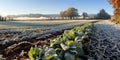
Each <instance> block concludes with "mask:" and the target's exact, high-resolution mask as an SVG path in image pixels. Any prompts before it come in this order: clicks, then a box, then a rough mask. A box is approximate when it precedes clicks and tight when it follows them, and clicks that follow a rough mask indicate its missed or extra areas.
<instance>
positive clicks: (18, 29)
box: [0, 20, 97, 57]
mask: <svg viewBox="0 0 120 60" xmlns="http://www.w3.org/2000/svg"><path fill="white" fill-rule="evenodd" d="M95 21H97V20H70V21H69V20H61V21H59V20H53V21H46V20H45V21H1V22H0V48H1V49H2V50H0V53H1V54H3V50H4V51H5V52H6V53H5V55H6V56H7V57H8V55H9V54H11V52H10V51H11V50H12V49H13V50H14V49H15V48H14V47H15V46H17V44H20V43H23V42H32V43H33V44H34V45H36V44H38V45H39V44H40V43H41V41H40V40H46V39H47V38H50V37H52V38H54V37H56V36H57V35H60V34H62V32H63V31H64V30H66V29H70V28H73V27H75V26H80V25H82V24H85V23H89V22H95ZM38 41H40V42H38ZM28 45H29V44H27V45H26V46H27V48H28V47H29V46H28ZM40 45H41V44H40ZM29 48H30V47H29ZM20 49H21V48H19V49H18V50H20ZM16 50H17V49H16ZM20 52H21V50H20V51H19V53H20ZM14 54H15V53H14ZM17 54H18V53H17ZM10 57H13V55H11V56H10Z"/></svg>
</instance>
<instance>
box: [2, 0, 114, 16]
mask: <svg viewBox="0 0 120 60" xmlns="http://www.w3.org/2000/svg"><path fill="white" fill-rule="evenodd" d="M69 7H75V8H77V9H78V11H79V13H80V14H81V13H82V12H87V13H89V14H95V13H98V12H99V10H100V9H105V10H106V11H107V12H108V13H109V14H113V8H112V6H111V5H110V4H109V3H108V0H0V15H13V14H29V13H41V14H58V13H59V12H60V11H63V10H65V9H67V8H69Z"/></svg>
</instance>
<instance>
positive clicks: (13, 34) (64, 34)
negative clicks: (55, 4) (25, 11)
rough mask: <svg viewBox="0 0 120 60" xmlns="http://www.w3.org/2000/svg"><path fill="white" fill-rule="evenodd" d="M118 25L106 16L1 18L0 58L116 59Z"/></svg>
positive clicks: (119, 48) (119, 26) (119, 46)
mask: <svg viewBox="0 0 120 60" xmlns="http://www.w3.org/2000/svg"><path fill="white" fill-rule="evenodd" d="M90 22H92V24H90V25H89V24H88V23H90ZM119 28H120V25H119V24H118V25H117V24H115V23H113V22H111V21H109V20H70V21H69V20H61V21H60V20H51V21H49V20H43V21H1V22H0V48H1V50H0V58H1V57H2V58H3V59H6V60H13V59H18V60H26V59H28V60H29V59H33V60H36V59H46V60H47V59H48V60H51V59H55V60H59V59H65V60H66V59H69V58H68V57H71V59H72V60H76V59H78V60H81V59H82V60H85V59H90V60H93V59H98V60H99V59H103V60H104V59H105V60H110V59H115V60H119V59H120V58H119V56H120V54H119V53H120V45H119V44H120V42H119V41H120V40H119V39H120V37H119V36H120V35H119V33H120V32H119V31H120V29H119ZM51 52H52V53H51ZM61 52H62V54H61ZM38 53H39V54H38Z"/></svg>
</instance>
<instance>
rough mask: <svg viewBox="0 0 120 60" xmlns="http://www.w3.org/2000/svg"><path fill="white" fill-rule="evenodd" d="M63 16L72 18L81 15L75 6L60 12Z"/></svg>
mask: <svg viewBox="0 0 120 60" xmlns="http://www.w3.org/2000/svg"><path fill="white" fill-rule="evenodd" d="M60 16H61V17H69V18H70V19H72V18H73V17H76V16H79V15H78V10H77V9H75V8H68V9H67V10H65V11H63V12H60Z"/></svg>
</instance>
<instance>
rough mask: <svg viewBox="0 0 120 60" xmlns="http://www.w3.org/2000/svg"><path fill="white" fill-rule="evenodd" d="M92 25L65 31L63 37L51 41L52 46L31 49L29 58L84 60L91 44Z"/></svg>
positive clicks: (38, 59)
mask: <svg viewBox="0 0 120 60" xmlns="http://www.w3.org/2000/svg"><path fill="white" fill-rule="evenodd" d="M92 26H93V25H92V24H91V23H90V24H85V25H83V26H78V27H75V28H73V29H71V30H66V31H64V33H63V35H62V36H60V37H57V38H55V39H53V40H51V41H50V46H43V47H40V48H39V47H37V46H35V47H31V49H30V51H29V52H28V56H29V58H30V59H31V60H79V59H84V58H83V57H84V56H85V54H86V52H85V50H84V49H85V48H86V47H87V44H86V43H88V42H89V40H90V39H89V38H90V35H91V31H92Z"/></svg>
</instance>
